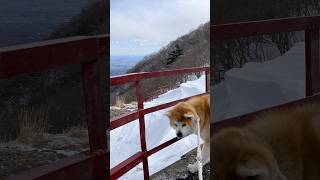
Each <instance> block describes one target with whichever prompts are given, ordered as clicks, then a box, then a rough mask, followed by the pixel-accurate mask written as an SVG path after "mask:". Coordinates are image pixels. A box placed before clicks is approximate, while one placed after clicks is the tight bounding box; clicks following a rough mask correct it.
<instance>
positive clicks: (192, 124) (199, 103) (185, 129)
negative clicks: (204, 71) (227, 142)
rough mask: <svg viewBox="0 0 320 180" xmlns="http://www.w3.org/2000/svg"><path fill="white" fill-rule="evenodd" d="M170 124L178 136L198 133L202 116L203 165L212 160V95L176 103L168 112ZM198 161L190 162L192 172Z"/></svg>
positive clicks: (194, 170) (189, 166) (189, 168)
mask: <svg viewBox="0 0 320 180" xmlns="http://www.w3.org/2000/svg"><path fill="white" fill-rule="evenodd" d="M166 115H167V116H168V118H169V119H170V126H171V127H172V128H173V129H174V130H175V131H176V133H177V137H178V138H183V137H186V136H188V135H190V134H193V133H195V134H196V133H197V122H196V120H197V118H200V136H201V139H202V140H203V141H204V144H203V146H202V150H201V156H202V160H203V165H204V164H207V163H209V162H210V96H209V95H202V96H197V97H193V98H190V99H189V100H187V101H185V102H180V103H178V104H177V105H175V106H174V107H173V108H172V109H171V110H170V111H169V112H167V114H166ZM197 168H198V166H197V163H194V164H189V165H188V170H189V171H190V172H191V173H194V172H196V171H197V170H198V169H197Z"/></svg>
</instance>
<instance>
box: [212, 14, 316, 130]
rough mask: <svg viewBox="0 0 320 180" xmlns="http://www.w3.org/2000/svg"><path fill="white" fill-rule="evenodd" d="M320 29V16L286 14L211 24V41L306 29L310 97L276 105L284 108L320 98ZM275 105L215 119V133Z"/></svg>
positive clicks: (307, 87)
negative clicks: (240, 21)
mask: <svg viewBox="0 0 320 180" xmlns="http://www.w3.org/2000/svg"><path fill="white" fill-rule="evenodd" d="M319 30H320V16H310V17H294V18H282V19H272V20H264V21H253V22H242V23H232V24H223V25H213V26H211V34H212V35H211V43H214V42H216V41H222V40H226V39H236V38H243V37H249V36H257V35H265V34H272V33H279V32H290V31H304V32H305V74H306V79H305V81H306V85H305V89H306V97H307V98H305V99H301V100H298V101H295V102H291V103H286V104H282V105H279V106H275V107H272V108H281V107H285V106H291V105H295V104H303V103H307V102H311V101H319V98H320V97H319V96H320V95H316V94H317V93H319V92H320V81H319V80H320V62H319ZM213 93H214V92H213ZM272 108H268V109H264V110H261V111H257V112H253V113H249V114H246V115H243V116H239V117H234V118H230V119H227V120H223V121H220V122H218V123H214V124H213V125H212V126H213V127H214V128H211V129H212V130H213V133H215V132H217V131H218V130H219V129H221V128H223V127H225V126H241V125H244V124H246V123H247V122H248V121H250V120H251V119H252V117H254V116H256V115H257V114H258V113H260V112H263V111H266V110H269V109H272ZM213 118H214V117H213Z"/></svg>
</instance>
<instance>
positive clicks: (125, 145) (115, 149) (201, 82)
mask: <svg viewBox="0 0 320 180" xmlns="http://www.w3.org/2000/svg"><path fill="white" fill-rule="evenodd" d="M204 92H205V76H201V77H200V78H199V79H197V80H194V81H187V82H186V83H182V84H181V85H180V87H179V88H177V89H174V90H171V91H168V92H167V93H165V94H162V95H160V96H159V97H158V98H156V99H154V100H152V101H150V102H145V103H144V106H145V107H153V106H156V105H159V104H163V103H167V102H171V101H174V100H178V99H182V98H185V97H188V96H193V95H196V94H201V93H204ZM166 111H168V109H164V110H161V111H157V112H154V113H151V114H148V115H146V116H145V124H146V140H147V148H148V149H151V148H153V147H156V146H158V145H160V144H161V143H164V142H166V141H168V140H170V139H172V138H173V137H175V136H176V135H175V131H174V130H172V129H171V127H170V126H169V120H168V118H167V117H165V116H164V113H165V112H166ZM196 144H197V142H196V136H194V135H191V136H188V137H186V138H183V139H182V140H180V141H178V142H176V143H174V144H173V145H171V146H169V147H167V148H165V149H163V150H161V151H159V152H158V153H156V154H154V155H152V156H150V157H149V159H148V160H149V171H150V174H154V173H156V172H158V171H159V170H161V169H163V168H165V167H167V166H169V165H171V164H172V163H174V162H176V161H178V160H179V159H180V157H181V156H182V155H184V154H185V153H187V152H189V151H190V150H191V149H193V148H195V147H196ZM110 148H111V149H110V165H111V167H114V166H115V165H117V164H118V163H120V162H122V161H123V160H125V159H127V158H128V157H130V156H131V155H133V154H135V153H136V152H138V151H139V150H140V135H139V123H138V121H137V120H136V121H134V122H131V123H129V124H127V125H125V126H122V127H120V128H117V129H115V130H112V131H111V132H110ZM121 179H130V180H134V179H143V168H142V164H139V165H138V166H137V167H135V168H134V169H132V170H131V171H129V172H128V173H127V174H125V175H124V176H122V177H121Z"/></svg>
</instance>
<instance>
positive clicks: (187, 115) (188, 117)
mask: <svg viewBox="0 0 320 180" xmlns="http://www.w3.org/2000/svg"><path fill="white" fill-rule="evenodd" d="M183 117H185V118H186V119H189V120H192V119H193V118H194V115H193V114H184V115H183Z"/></svg>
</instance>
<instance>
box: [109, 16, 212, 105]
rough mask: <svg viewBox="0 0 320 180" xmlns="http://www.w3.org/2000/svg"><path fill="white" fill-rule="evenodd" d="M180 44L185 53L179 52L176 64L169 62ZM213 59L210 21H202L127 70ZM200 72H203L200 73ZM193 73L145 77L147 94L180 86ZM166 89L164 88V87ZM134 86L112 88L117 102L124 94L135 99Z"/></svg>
mask: <svg viewBox="0 0 320 180" xmlns="http://www.w3.org/2000/svg"><path fill="white" fill-rule="evenodd" d="M176 45H179V47H180V48H181V49H182V53H183V55H182V56H179V57H178V58H177V59H176V61H174V62H173V63H172V64H170V65H167V58H168V56H169V53H170V52H172V51H174V50H175V47H176ZM209 62H210V23H209V22H207V23H205V24H203V25H200V26H199V27H198V28H197V29H196V30H193V31H191V32H190V33H188V34H186V35H183V36H181V37H179V38H178V39H176V40H174V41H172V42H170V43H168V45H166V46H165V47H162V48H161V49H160V50H159V51H158V52H157V53H154V54H150V55H148V56H146V57H144V58H143V59H142V60H141V61H140V62H139V63H137V64H136V65H135V66H134V67H133V68H131V69H129V70H128V71H127V73H133V72H151V71H158V70H164V69H166V70H167V69H176V68H185V67H199V66H208V65H209ZM197 75H199V74H197ZM189 77H190V76H187V75H178V76H172V77H165V78H154V79H148V80H145V81H143V83H142V86H143V89H144V95H145V96H144V97H145V99H148V98H150V97H153V96H154V95H158V94H155V93H157V91H159V90H160V91H161V92H163V91H166V90H169V89H173V88H176V87H177V86H178V85H179V84H180V83H182V82H185V81H186V80H188V78H189ZM162 90H163V91H162ZM134 93H135V91H134V87H133V86H132V85H124V86H122V87H117V88H113V89H112V93H111V103H112V104H114V103H115V101H116V97H117V96H121V97H123V98H124V99H125V101H126V102H130V101H135V99H134V95H133V94H134Z"/></svg>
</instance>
